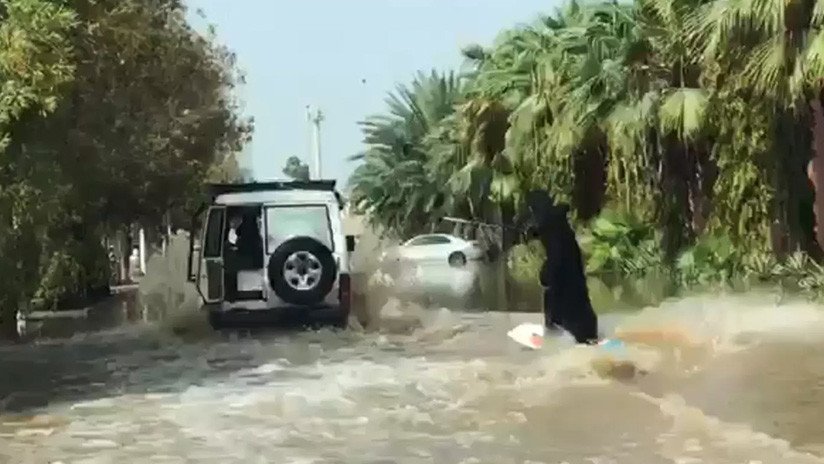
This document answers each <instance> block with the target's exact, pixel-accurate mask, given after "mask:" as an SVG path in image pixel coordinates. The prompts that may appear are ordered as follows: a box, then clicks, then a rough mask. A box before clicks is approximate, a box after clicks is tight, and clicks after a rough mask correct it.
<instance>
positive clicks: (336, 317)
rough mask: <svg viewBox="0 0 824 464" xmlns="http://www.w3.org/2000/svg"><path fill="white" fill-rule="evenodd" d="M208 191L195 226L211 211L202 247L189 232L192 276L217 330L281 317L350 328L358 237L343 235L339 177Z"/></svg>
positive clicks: (222, 186)
mask: <svg viewBox="0 0 824 464" xmlns="http://www.w3.org/2000/svg"><path fill="white" fill-rule="evenodd" d="M208 188H209V191H210V196H211V204H209V205H204V206H203V207H202V208H201V209H200V211H198V214H196V216H195V221H194V224H193V227H192V230H193V231H194V230H196V229H197V223H198V222H199V220H198V218H200V217H201V216H202V214H203V213H204V211H207V214H206V221H205V223H204V225H203V228H202V236H201V240H200V245H197V244H196V243H195V235H196V234H194V233H192V234H191V238H190V243H189V265H188V268H189V270H188V273H189V275H188V278H189V281H191V282H194V283H195V285H196V286H197V290H198V293H200V296H201V298H202V299H203V303H204V305H203V307H204V309H206V310H207V311H208V312H209V322H210V323H211V324H212V327H214V328H220V327H224V326H226V325H229V324H235V323H243V321H244V320H245V321H246V322H247V323H256V322H261V321H263V320H272V319H276V320H277V319H280V318H281V317H284V316H298V317H300V318H306V319H308V320H311V321H312V322H323V323H332V324H335V325H337V326H339V327H345V326H346V324H347V321H348V317H349V311H350V307H351V300H352V294H351V276H350V269H349V255H350V253H351V252H352V251H354V248H355V240H354V237H353V236H345V235H344V233H343V227H342V224H341V211H342V209H343V201H342V199H341V196H340V194H339V193H338V192H337V191H336V190H335V181H334V180H329V181H307V182H300V181H293V182H265V183H247V184H210V185H209V186H208ZM207 206H208V208H207ZM195 256H197V257H195ZM195 261H197V265H196V269H195Z"/></svg>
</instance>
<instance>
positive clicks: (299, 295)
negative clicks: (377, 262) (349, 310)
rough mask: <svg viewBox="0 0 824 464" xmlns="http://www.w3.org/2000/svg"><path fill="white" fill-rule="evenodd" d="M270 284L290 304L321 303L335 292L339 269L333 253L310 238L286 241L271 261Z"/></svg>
mask: <svg viewBox="0 0 824 464" xmlns="http://www.w3.org/2000/svg"><path fill="white" fill-rule="evenodd" d="M267 272H268V274H269V285H271V286H272V290H274V291H275V294H277V296H278V297H279V298H280V299H282V300H283V301H285V302H287V303H291V304H294V305H312V304H316V303H320V302H321V301H323V299H324V298H326V295H328V294H329V292H330V291H331V290H332V287H333V286H334V284H335V279H337V274H338V269H337V264H336V263H335V258H334V257H333V256H332V252H331V251H329V248H327V247H326V246H325V245H324V244H322V243H320V242H319V241H317V240H315V239H313V238H310V237H295V238H293V239H290V240H287V241H285V242H283V243H282V244H281V245H280V246H279V247H277V249H275V252H274V253H272V256H271V258H269V264H268V266H267Z"/></svg>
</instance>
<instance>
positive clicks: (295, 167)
mask: <svg viewBox="0 0 824 464" xmlns="http://www.w3.org/2000/svg"><path fill="white" fill-rule="evenodd" d="M283 174H284V175H286V176H288V177H290V178H292V179H295V180H309V165H308V164H306V163H304V162H303V161H301V159H300V158H298V157H297V156H290V157H289V158H287V159H286V165H285V166H283Z"/></svg>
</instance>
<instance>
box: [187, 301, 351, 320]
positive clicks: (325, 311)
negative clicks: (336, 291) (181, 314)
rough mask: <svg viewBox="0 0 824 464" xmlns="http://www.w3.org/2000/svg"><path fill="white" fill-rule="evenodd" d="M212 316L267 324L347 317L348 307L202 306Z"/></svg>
mask: <svg viewBox="0 0 824 464" xmlns="http://www.w3.org/2000/svg"><path fill="white" fill-rule="evenodd" d="M202 309H203V310H204V311H207V312H208V313H209V314H210V315H212V316H219V317H220V318H221V319H224V320H227V319H229V320H231V321H233V322H235V323H242V324H268V323H279V322H289V321H338V320H341V319H344V318H347V317H349V309H348V308H346V307H344V306H341V305H313V306H279V307H277V308H266V309H246V308H242V307H241V308H237V307H236V308H231V309H223V308H222V307H221V305H220V304H207V305H204V306H203V307H202Z"/></svg>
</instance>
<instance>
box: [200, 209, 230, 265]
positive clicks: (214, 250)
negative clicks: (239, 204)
mask: <svg viewBox="0 0 824 464" xmlns="http://www.w3.org/2000/svg"><path fill="white" fill-rule="evenodd" d="M225 214H226V210H225V209H224V208H211V209H210V210H209V217H208V218H207V219H206V236H205V237H204V238H203V257H204V258H219V257H220V256H221V251H222V249H223V247H222V245H223V216H224V215H225Z"/></svg>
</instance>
